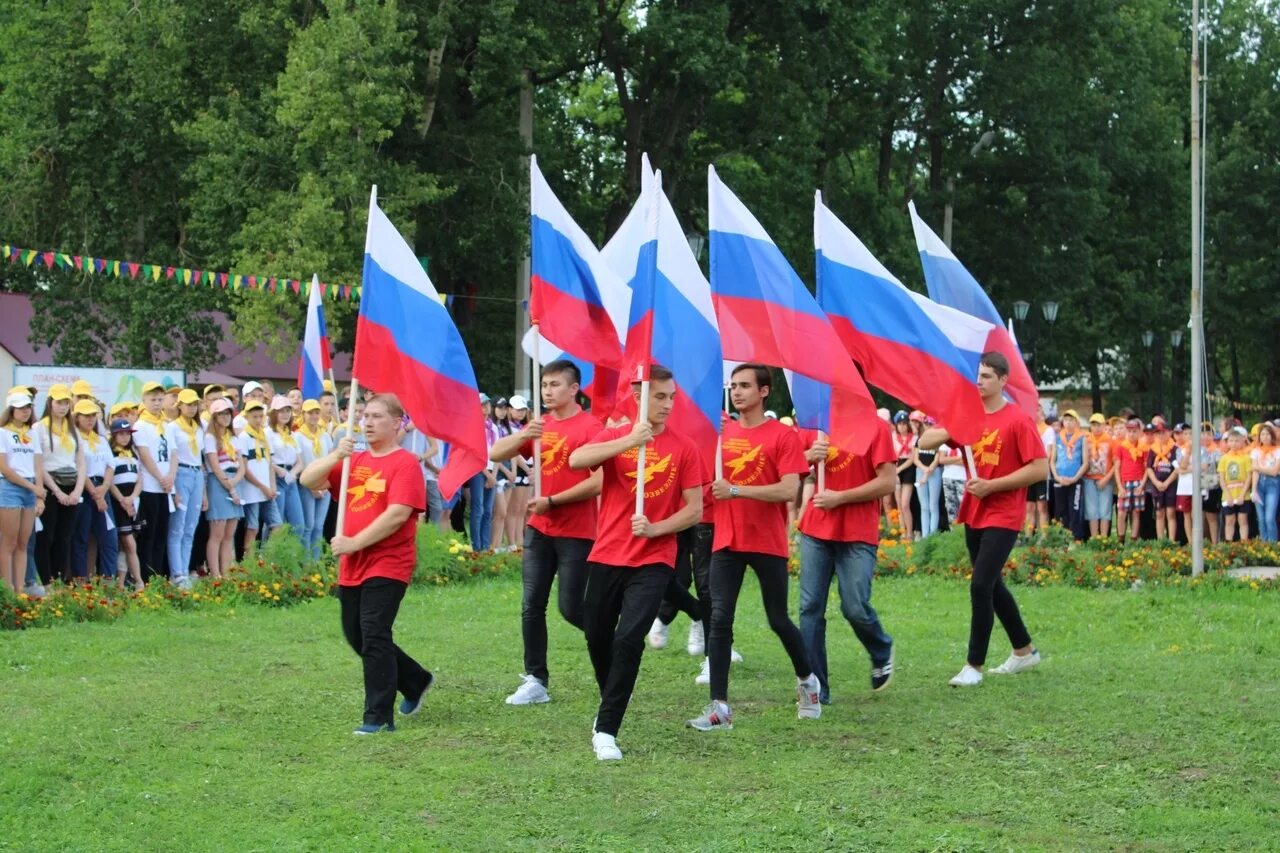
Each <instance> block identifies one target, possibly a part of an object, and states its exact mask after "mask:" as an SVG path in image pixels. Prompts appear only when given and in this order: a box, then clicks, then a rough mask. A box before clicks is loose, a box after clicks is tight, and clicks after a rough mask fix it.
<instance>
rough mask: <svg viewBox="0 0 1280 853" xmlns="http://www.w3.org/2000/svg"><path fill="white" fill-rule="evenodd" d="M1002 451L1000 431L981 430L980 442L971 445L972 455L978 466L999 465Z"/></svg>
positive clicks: (1002, 442)
mask: <svg viewBox="0 0 1280 853" xmlns="http://www.w3.org/2000/svg"><path fill="white" fill-rule="evenodd" d="M1003 449H1004V441H1003V440H1002V439H1001V438H1000V430H999V429H992V430H983V432H982V440H981V441H979V442H977V443H975V444H974V445H973V455H974V457H975V458H976V459H977V464H978V465H999V464H1000V451H1002V450H1003Z"/></svg>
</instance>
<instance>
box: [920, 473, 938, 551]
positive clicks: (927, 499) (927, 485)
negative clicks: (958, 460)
mask: <svg viewBox="0 0 1280 853" xmlns="http://www.w3.org/2000/svg"><path fill="white" fill-rule="evenodd" d="M917 470H919V469H917ZM916 491H918V492H919V493H920V538H921V539H923V538H924V537H926V536H931V535H933V534H934V533H937V532H938V524H939V523H940V519H939V512H938V499H939V498H940V497H941V496H942V469H941V468H934V469H933V473H932V474H930V475H929V476H928V477H925V478H923V479H918V480H916Z"/></svg>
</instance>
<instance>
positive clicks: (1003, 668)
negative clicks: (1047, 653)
mask: <svg viewBox="0 0 1280 853" xmlns="http://www.w3.org/2000/svg"><path fill="white" fill-rule="evenodd" d="M1039 665H1040V652H1038V651H1036V650H1035V649H1032V650H1031V654H1029V655H1015V654H1010V655H1009V659H1008V660H1006V661H1005V662H1004V663H1002V664H1000V665H999V666H998V667H996V668H995V669H993V670H991V674H992V675H1017V674H1018V673H1019V672H1026V671H1027V670H1029V669H1031V668H1032V667H1033V666H1039Z"/></svg>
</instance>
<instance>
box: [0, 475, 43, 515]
mask: <svg viewBox="0 0 1280 853" xmlns="http://www.w3.org/2000/svg"><path fill="white" fill-rule="evenodd" d="M26 480H27V482H28V483H34V482H35V478H34V477H27V478H26ZM35 508H36V494H35V492H33V491H31V490H30V489H24V488H22V486H17V485H14V484H13V483H10V482H9V480H8V479H7V478H5V477H0V509H35Z"/></svg>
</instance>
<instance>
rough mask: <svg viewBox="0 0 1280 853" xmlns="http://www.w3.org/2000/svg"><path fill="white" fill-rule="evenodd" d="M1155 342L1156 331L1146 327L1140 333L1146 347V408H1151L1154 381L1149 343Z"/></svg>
mask: <svg viewBox="0 0 1280 853" xmlns="http://www.w3.org/2000/svg"><path fill="white" fill-rule="evenodd" d="M1155 342H1156V333H1155V332H1153V331H1151V330H1150V329H1147V330H1146V331H1145V332H1143V333H1142V345H1143V346H1144V347H1146V348H1147V409H1148V410H1151V409H1152V405H1153V402H1154V399H1155V398H1154V396H1153V388H1154V385H1155V383H1154V382H1153V381H1152V378H1151V345H1152V344H1154V343H1155Z"/></svg>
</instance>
